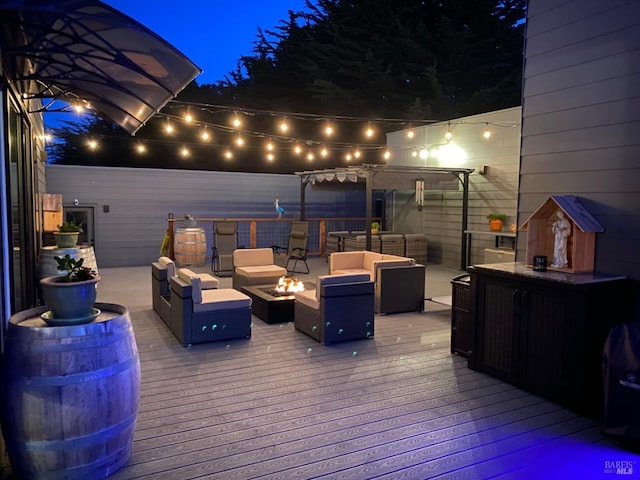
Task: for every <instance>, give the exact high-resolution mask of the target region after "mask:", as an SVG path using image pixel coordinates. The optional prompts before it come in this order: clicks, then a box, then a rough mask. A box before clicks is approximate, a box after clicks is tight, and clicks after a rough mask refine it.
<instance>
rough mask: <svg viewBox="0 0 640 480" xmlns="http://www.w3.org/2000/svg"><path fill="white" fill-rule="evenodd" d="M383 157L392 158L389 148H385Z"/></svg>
mask: <svg viewBox="0 0 640 480" xmlns="http://www.w3.org/2000/svg"><path fill="white" fill-rule="evenodd" d="M383 157H384V159H385V160H389V159H390V158H391V152H390V151H389V150H385V152H384V155H383Z"/></svg>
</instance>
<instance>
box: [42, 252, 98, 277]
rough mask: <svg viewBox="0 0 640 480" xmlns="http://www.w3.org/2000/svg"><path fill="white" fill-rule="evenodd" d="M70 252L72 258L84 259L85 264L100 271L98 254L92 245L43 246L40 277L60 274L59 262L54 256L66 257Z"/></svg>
mask: <svg viewBox="0 0 640 480" xmlns="http://www.w3.org/2000/svg"><path fill="white" fill-rule="evenodd" d="M67 254H69V256H70V257H71V258H75V259H76V260H79V259H81V258H82V259H83V260H84V263H83V265H84V266H85V267H89V268H91V269H93V270H95V272H96V273H99V272H98V264H97V263H96V254H95V252H94V250H93V247H91V246H82V247H72V248H57V247H42V248H41V249H40V255H39V257H38V275H39V277H40V278H44V277H50V276H52V275H60V274H61V273H66V272H61V271H60V270H58V263H57V262H56V261H55V260H54V258H53V257H64V256H65V255H67Z"/></svg>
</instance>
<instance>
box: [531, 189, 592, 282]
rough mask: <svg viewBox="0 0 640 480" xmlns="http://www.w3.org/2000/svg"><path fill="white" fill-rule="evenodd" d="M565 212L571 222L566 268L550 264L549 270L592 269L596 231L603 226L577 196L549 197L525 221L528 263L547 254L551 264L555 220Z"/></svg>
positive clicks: (581, 271) (573, 270) (590, 270)
mask: <svg viewBox="0 0 640 480" xmlns="http://www.w3.org/2000/svg"><path fill="white" fill-rule="evenodd" d="M558 211H562V212H563V213H564V215H565V218H566V219H567V220H568V221H569V223H570V224H571V235H570V236H569V238H568V241H567V258H568V261H569V265H568V266H567V267H566V268H556V267H551V266H548V267H547V268H548V269H549V270H557V271H562V272H568V273H583V272H592V271H593V270H594V264H595V248H596V233H598V232H604V228H603V227H602V225H600V223H598V221H597V220H596V219H595V218H594V217H593V216H592V215H591V213H589V211H588V210H587V209H585V208H584V207H583V206H582V204H581V203H580V202H579V201H578V199H577V198H576V197H575V196H574V195H553V196H551V197H549V198H548V199H547V200H546V201H545V202H544V203H543V204H542V205H541V206H540V207H539V208H538V209H537V210H536V211H535V212H533V214H532V215H531V216H530V217H529V218H528V219H527V220H526V221H525V222H524V223H523V224H522V226H521V227H520V229H521V230H527V254H526V261H525V263H526V265H527V266H529V267H530V266H532V265H533V257H534V256H535V255H546V256H547V258H548V259H549V260H548V264H549V265H551V263H552V262H551V259H552V258H553V249H554V234H553V232H552V225H553V222H554V221H555V220H556V214H557V212H558Z"/></svg>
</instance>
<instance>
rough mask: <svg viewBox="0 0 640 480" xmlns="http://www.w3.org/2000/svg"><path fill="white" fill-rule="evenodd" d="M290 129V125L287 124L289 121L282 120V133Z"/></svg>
mask: <svg viewBox="0 0 640 480" xmlns="http://www.w3.org/2000/svg"><path fill="white" fill-rule="evenodd" d="M288 130H289V125H288V124H287V121H286V120H282V122H280V131H281V132H282V133H287V131H288Z"/></svg>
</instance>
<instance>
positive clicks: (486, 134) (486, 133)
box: [482, 123, 491, 140]
mask: <svg viewBox="0 0 640 480" xmlns="http://www.w3.org/2000/svg"><path fill="white" fill-rule="evenodd" d="M482 136H483V137H484V138H485V139H487V140H489V139H490V138H491V130H489V124H488V123H487V128H485V130H484V133H483V134H482Z"/></svg>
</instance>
